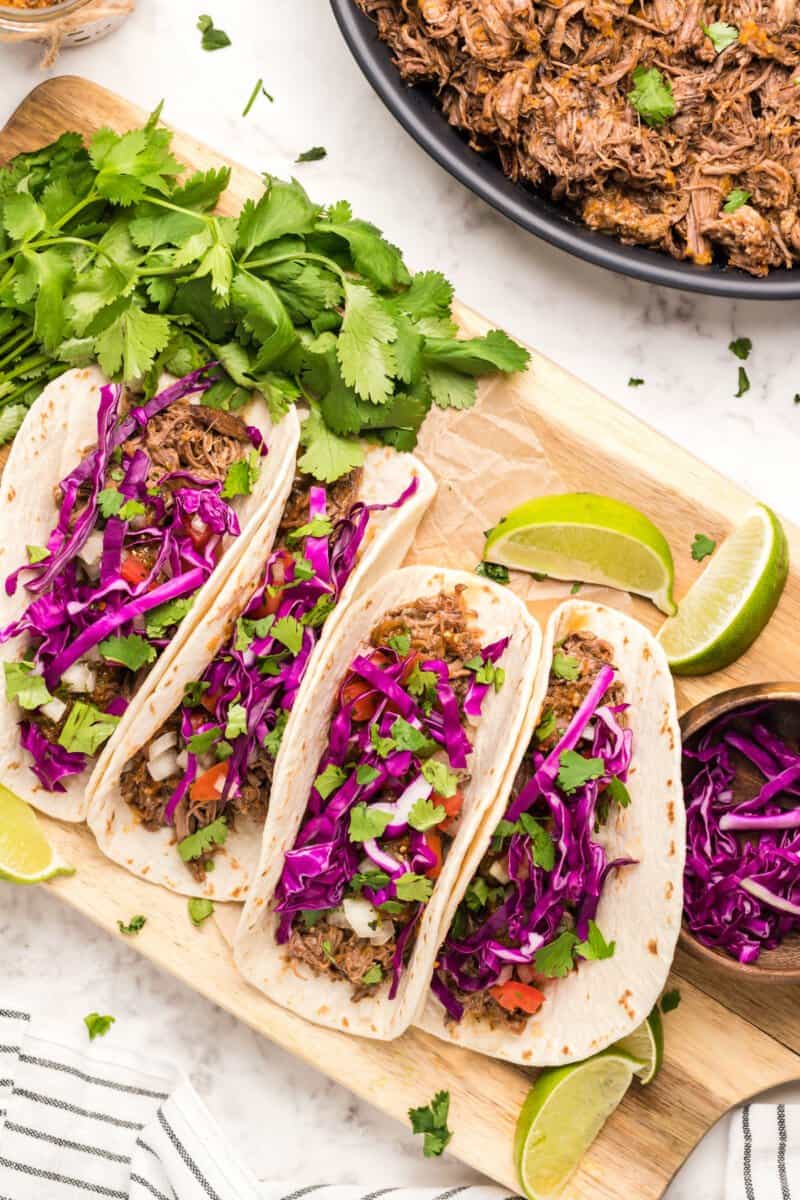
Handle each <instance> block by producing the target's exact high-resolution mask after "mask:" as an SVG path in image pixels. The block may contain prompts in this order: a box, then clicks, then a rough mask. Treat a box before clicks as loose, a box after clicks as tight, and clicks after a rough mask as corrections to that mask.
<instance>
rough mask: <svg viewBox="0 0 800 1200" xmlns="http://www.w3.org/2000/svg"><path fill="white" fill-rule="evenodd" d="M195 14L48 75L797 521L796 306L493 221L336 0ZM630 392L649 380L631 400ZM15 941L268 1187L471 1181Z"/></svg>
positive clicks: (25, 964) (304, 1083)
mask: <svg viewBox="0 0 800 1200" xmlns="http://www.w3.org/2000/svg"><path fill="white" fill-rule="evenodd" d="M200 7H203V6H201V5H196V4H195V5H193V4H189V3H187V0H173V2H171V3H166V2H165V0H160V2H159V0H139V3H138V10H137V12H136V13H135V14H134V15H133V16H131V17H130V18H129V20H128V21H127V23H126V24H125V26H124V27H123V29H122V30H120V31H119V32H118V33H116V34H114V35H113V36H111V37H109V38H108V39H107V40H105V41H101V42H98V43H96V44H93V45H89V46H86V47H84V48H82V49H80V50H69V51H66V52H64V53H63V54H62V56H61V58H60V59H59V60H58V62H57V64H56V66H55V68H53V71H52V72H51V73H53V74H55V73H61V72H64V73H66V72H70V73H75V74H79V75H83V76H85V77H87V78H89V79H93V80H96V81H97V82H98V83H101V84H104V85H105V86H106V87H109V88H112V89H114V90H116V91H118V92H121V93H122V94H124V95H126V96H129V97H130V98H131V99H132V100H135V101H137V102H138V103H139V104H141V105H142V106H144V107H145V108H149V109H152V108H154V107H155V105H156V104H157V103H158V101H159V100H160V99H161V98H162V97H164V98H165V99H166V105H165V117H166V119H167V120H169V121H170V122H171V123H172V124H174V125H176V126H178V127H180V128H183V129H185V130H187V131H188V132H190V133H193V134H194V135H195V136H197V137H198V138H201V139H202V140H204V141H206V142H208V143H210V144H211V145H216V146H219V147H220V149H222V150H223V151H224V152H225V153H226V154H227V155H229V156H230V157H232V158H234V159H237V160H238V161H240V162H242V163H245V164H246V165H248V166H249V167H251V168H253V169H254V170H257V171H270V172H273V173H276V174H283V175H286V174H289V173H295V174H297V175H298V176H299V177H300V178H301V180H302V182H303V184H304V185H305V186H306V187H307V188H308V190H309V191H310V192H311V194H312V195H313V196H315V197H320V198H323V199H329V200H334V199H338V198H340V197H346V198H347V199H348V200H350V201H351V202H352V204H353V207H354V209H355V211H356V213H357V214H358V215H360V216H365V217H367V218H369V219H370V220H372V221H374V222H375V223H376V224H378V225H380V226H381V227H382V228H383V229H384V231H385V232H386V233H387V235H388V236H389V237H390V238H391V239H392V240H393V241H395V242H397V243H398V244H399V245H401V246H402V247H403V248H404V250H405V252H406V255H407V258H408V261H409V263H410V264H411V266H412V267H415V268H425V267H437V268H438V269H440V270H442V271H444V272H445V273H446V274H447V275H448V277H449V278H450V279H452V280H453V282H454V284H455V287H456V291H457V294H458V295H459V297H460V298H461V299H462V300H463V301H465V302H466V303H467V304H469V305H471V306H473V307H474V308H476V309H478V310H480V311H481V312H483V313H485V314H486V315H487V316H490V317H491V318H492V319H493V320H494V321H495V322H496V323H497V324H498V325H501V326H503V327H505V328H506V329H507V330H508V331H509V332H510V333H512V334H516V335H518V336H519V337H520V338H523V339H524V340H525V341H527V342H529V343H531V344H532V345H534V346H536V347H537V348H538V349H539V350H540V351H542V352H543V353H544V354H546V355H549V356H550V357H551V358H553V359H555V360H556V361H557V362H559V363H561V364H562V365H563V366H564V367H566V368H568V369H569V370H570V371H572V372H573V373H574V374H576V375H579V376H582V377H583V378H585V379H587V380H589V381H590V382H591V383H592V384H593V385H594V386H595V387H597V388H598V389H599V390H601V391H603V392H605V393H607V394H608V395H610V396H612V397H613V398H614V399H615V400H617V401H619V402H620V403H621V404H623V405H625V406H626V407H628V408H629V409H631V410H632V411H633V412H635V413H636V414H637V415H638V416H640V417H642V418H643V419H644V420H645V421H647V422H649V423H650V424H651V425H653V426H655V427H657V428H658V429H660V430H661V431H663V432H664V433H665V434H667V435H668V436H669V437H671V438H673V439H674V440H675V441H677V442H680V443H681V444H683V445H685V446H686V447H688V448H689V449H691V450H692V451H693V452H695V453H696V454H698V455H700V456H701V457H703V458H704V459H705V460H706V461H707V462H709V463H711V464H712V465H713V466H715V467H716V468H718V469H719V470H720V471H723V472H725V473H726V474H728V475H730V476H731V477H732V478H733V479H735V480H736V482H737V483H739V484H741V485H743V486H744V487H746V488H748V489H750V490H751V491H752V492H754V493H755V494H756V495H758V496H759V497H760V498H762V499H763V500H765V501H767V502H768V503H769V504H771V505H773V506H774V507H775V508H777V509H778V510H779V511H781V512H783V513H784V514H785V515H787V516H789V517H792V518H794V519H795V520H800V493H798V490H797V481H796V474H797V468H796V458H797V453H798V448H799V447H800V404H795V403H794V397H795V394H796V393H797V392H799V391H800V341H798V339H797V336H796V328H797V322H798V317H799V316H800V303H798V302H788V303H783V304H768V303H761V304H757V303H742V302H733V301H725V300H720V299H716V298H713V297H701V296H692V295H688V294H685V293H682V292H676V291H669V290H666V289H661V288H656V287H651V286H649V285H646V284H642V283H638V282H635V281H633V280H628V279H624V278H622V277H619V276H616V275H612V274H610V273H608V272H605V271H601V270H600V269H599V268H596V267H592V266H589V265H587V264H584V263H581V262H578V261H576V260H574V259H571V258H569V257H568V256H567V255H566V254H564V253H562V252H560V251H558V250H555V249H552V248H551V247H549V246H547V245H545V244H544V243H543V242H539V241H537V240H536V239H534V238H533V237H531V236H530V235H528V234H526V233H524V232H522V231H521V230H519V229H517V228H516V227H515V226H514V225H512V224H510V223H509V222H508V221H506V220H505V219H504V218H503V217H500V216H498V215H497V214H496V213H495V212H494V211H493V210H492V209H490V208H489V207H488V206H486V205H485V204H483V203H482V202H481V201H479V200H477V199H476V198H475V197H473V196H472V195H471V193H470V192H468V191H466V190H465V189H464V188H463V187H462V186H461V185H460V184H458V183H456V182H454V181H453V180H451V179H450V178H449V176H447V175H446V174H445V173H444V172H443V171H442V170H440V169H439V168H438V167H437V166H436V165H435V164H434V163H433V162H431V161H430V160H429V159H428V158H427V157H426V156H425V155H424V154H423V152H422V151H421V150H419V149H418V148H417V147H416V145H414V144H413V143H412V142H411V141H410V139H409V138H408V137H407V136H406V135H405V134H404V133H403V132H402V130H401V129H400V127H399V126H398V125H397V124H396V123H395V122H394V120H393V118H392V117H391V116H390V115H389V114H388V113H387V112H386V111H385V110H384V109H383V107H382V106H381V104H380V102H379V101H378V100H377V99H376V97H375V96H374V95H373V93H372V91H371V90H370V88H369V86H368V85H367V83H366V82H365V81H364V79H363V78H362V76H361V74H360V73H359V71H358V69H357V67H356V66H355V65H354V63H353V62H352V60H351V59H350V57H349V55H348V52H347V50H346V49H345V47H344V45H343V43H342V41H341V39H340V37H339V34H338V31H337V29H336V27H335V24H334V21H333V18H332V16H331V14H330V11H329V9H328V6H327V4H325V3H324V0H269V3H267V4H265V3H263V0H262V2H259V0H226V3H225V4H224V5H223V4H216V7H215V4H214V0H209V5H208V7H209V8H210V10H211V13H212V16H214V18H215V19H216V21H217V23H218V24H220V25H221V26H222V27H223V28H224V29H226V30H227V32H228V33H229V35H230V37H231V39H232V43H233V45H232V46H231V47H230V48H227V49H225V50H222V51H219V52H217V53H215V54H207V53H204V52H203V51H202V50H201V48H200V39H199V34H198V33H197V31H196V29H195V20H196V17H197V12H198V11H199V9H200ZM38 59H39V52H38V51H37V50H36V49H35V48H34V47H31V46H21V47H20V46H13V47H11V46H7V45H0V120H2V119H4V118H5V116H6V114H10V113H11V111H12V110H13V109H14V107H15V106H16V105H17V103H18V102H19V101H20V100H22V98H23V96H24V95H25V94H26V93H27V92H28V91H29V90H30V89H31V88H32V87H33V86H34V85H35V84H36V83H37V82H39V81H40V79H41V78H42V72H41V71H40V69H39V67H38ZM259 76H261V77H263V80H264V85H265V87H266V88H267V90H268V91H269V92H270V93H271V95H272V96H273V97H274V103H269V102H268V101H267V100H266V99H265V98H264V97H260V98H259V99H258V100H257V102H256V104H255V105H254V107H253V109H252V111H251V113H250V115H249V116H248V117H247V118H246V119H243V118H242V115H241V113H242V110H243V108H244V106H245V103H246V101H247V99H248V96H249V95H250V92H251V89H252V87H253V85H254V83H255V81H256V79H257V78H258V77H259ZM312 145H324V146H326V148H327V151H328V154H327V158H325V159H324V160H323V161H320V162H316V163H310V164H305V165H300V166H295V165H294V160H295V158H296V157H297V155H298V154H299V153H300V152H301V151H303V150H305V149H307V148H308V147H310V146H312ZM412 180H413V185H412V184H410V181H412ZM736 336H747V337H750V338H751V339H752V342H753V352H752V355H751V358H750V360H749V361H748V363H747V370H748V374H749V376H750V380H751V388H750V391H749V392H747V393H746V395H744V396H743V397H741V398H738V399H737V398H736V396H735V393H736V390H737V367H738V365H739V363H738V360H736V359H735V358H734V357H733V356H732V355H731V354H730V352H729V351H728V349H727V346H728V342H729V341H730V340H731V339H732V338H733V337H736ZM631 376H635V377H641V378H643V379H644V380H645V383H644V385H643V386H641V387H639V388H636V389H631V388H629V387H628V386H627V381H628V379H629V377H631ZM0 945H1V946H2V960H3V976H4V983H5V981H6V980H10V982H11V986H12V987H13V988H14V989H15V991H16V992H17V993H19V994H20V995H21V996H22V998H23V999H25V998H27V999H28V1001H29V1002H30V1003H31V1004H33V1005H34V1006H35V1007H42V1006H43V1005H45V1004H47V1002H48V1000H47V998H48V997H50V996H52V997H54V998H55V997H57V1004H58V1008H59V1010H61V1011H63V1013H64V1015H65V1018H67V1017H68V1016H71V1017H74V1019H76V1020H80V1019H81V1018H82V1017H83V1015H84V1014H85V1013H86V1012H89V1011H91V1010H92V1009H99V1010H100V1011H104V1012H112V1013H114V1014H115V1015H116V1016H117V1025H116V1026H115V1029H114V1036H115V1037H119V1038H120V1040H121V1041H123V1040H124V1041H125V1042H126V1043H128V1044H130V1045H133V1046H137V1045H138V1046H139V1047H140V1048H141V1047H144V1046H147V1048H148V1053H152V1054H153V1055H154V1056H161V1057H167V1058H171V1059H172V1060H173V1061H174V1060H177V1061H178V1063H179V1065H180V1066H182V1067H183V1068H185V1069H186V1070H187V1071H188V1072H189V1074H190V1075H191V1077H192V1079H193V1081H194V1083H195V1084H196V1086H197V1087H198V1089H199V1090H200V1092H201V1094H202V1095H203V1097H204V1098H205V1099H206V1100H207V1102H208V1103H209V1105H210V1106H211V1108H212V1109H213V1111H214V1113H215V1114H216V1115H217V1116H218V1118H219V1119H220V1121H221V1122H222V1124H223V1125H224V1126H225V1128H226V1129H227V1131H228V1132H229V1134H230V1136H231V1138H232V1139H233V1141H234V1143H235V1144H236V1145H237V1146H238V1147H240V1149H241V1153H242V1155H243V1156H244V1158H245V1159H246V1161H247V1162H248V1163H249V1164H250V1166H251V1167H252V1168H253V1169H254V1170H255V1171H256V1172H257V1174H259V1175H260V1176H261V1177H263V1178H275V1179H281V1180H291V1181H292V1182H293V1183H296V1184H297V1185H298V1186H301V1185H302V1184H303V1183H310V1182H319V1181H322V1180H325V1181H330V1182H359V1183H363V1184H365V1185H369V1186H374V1187H375V1188H379V1187H381V1186H390V1185H392V1186H398V1185H402V1184H412V1183H423V1182H426V1183H429V1184H432V1185H436V1186H439V1185H440V1186H441V1187H442V1188H444V1187H447V1186H450V1185H452V1184H454V1183H457V1182H466V1181H467V1180H468V1179H469V1178H470V1174H469V1172H468V1171H467V1170H466V1169H465V1168H463V1167H462V1166H461V1165H460V1164H459V1163H457V1162H456V1161H455V1160H452V1159H450V1160H448V1159H447V1157H445V1158H444V1159H442V1160H441V1161H437V1162H428V1161H426V1160H424V1159H423V1158H422V1157H421V1155H420V1153H419V1149H418V1147H417V1145H416V1144H415V1143H414V1141H413V1140H412V1138H411V1136H410V1134H408V1133H407V1132H406V1131H404V1130H402V1129H401V1128H400V1127H399V1126H397V1125H395V1124H394V1123H392V1122H390V1121H389V1120H388V1119H386V1118H384V1117H383V1116H381V1115H380V1114H379V1113H377V1112H375V1111H374V1110H373V1109H371V1108H369V1107H368V1106H366V1105H363V1104H361V1103H359V1102H357V1101H356V1100H354V1099H353V1097H352V1096H350V1095H349V1093H348V1092H346V1091H345V1090H344V1089H343V1088H341V1087H339V1086H338V1085H336V1084H334V1083H331V1082H330V1081H328V1080H327V1079H325V1078H324V1077H323V1076H321V1075H319V1074H318V1073H317V1072H315V1071H314V1070H313V1069H311V1068H309V1067H307V1066H305V1065H303V1064H301V1063H299V1062H297V1061H295V1060H294V1059H292V1058H290V1057H289V1056H288V1055H287V1054H285V1053H284V1052H283V1051H281V1050H280V1049H278V1048H277V1047H275V1046H273V1045H271V1044H270V1043H268V1042H266V1041H264V1040H262V1039H260V1038H258V1037H257V1036H256V1035H255V1034H253V1033H251V1032H250V1031H249V1030H248V1029H246V1028H245V1027H244V1026H242V1025H239V1024H238V1023H237V1022H236V1021H235V1020H233V1018H231V1017H229V1016H227V1015H226V1014H225V1013H223V1012H222V1011H221V1010H220V1009H218V1008H216V1007H215V1006H214V1005H212V1004H210V1003H208V1002H207V1001H206V1000H204V999H202V998H201V997H199V996H198V995H196V994H194V993H193V992H191V991H189V990H187V989H186V988H185V987H183V986H182V985H181V984H180V983H178V982H177V981H175V980H174V979H172V978H170V977H169V976H167V975H164V974H162V973H161V972H160V971H158V970H156V969H155V968H154V967H152V966H151V965H150V964H149V963H147V962H145V961H144V960H142V959H141V958H140V957H139V956H138V955H137V954H136V953H135V951H134V950H133V949H131V948H129V947H127V946H125V945H121V944H119V943H118V942H116V941H113V940H112V939H110V938H108V937H107V936H106V935H105V934H104V933H102V932H101V931H100V930H98V929H97V928H95V927H94V926H93V925H91V924H90V923H89V922H87V921H85V920H83V919H82V918H80V917H78V916H76V915H75V914H73V913H71V912H69V911H67V910H66V909H64V908H62V906H61V905H59V904H58V903H57V902H56V901H55V899H54V898H53V897H52V896H49V895H48V894H47V892H46V890H44V889H37V890H30V891H27V890H22V889H18V890H15V889H12V888H11V887H9V886H8V885H3V884H0ZM789 1094H790V1093H787V1096H788V1095H789ZM794 1098H795V1099H797V1100H800V1088H796V1089H795V1096H794ZM723 1132H724V1131H723V1130H721V1129H720V1130H717V1131H715V1132H714V1133H712V1135H710V1137H709V1138H707V1139H706V1141H705V1142H704V1143H703V1145H702V1146H701V1148H700V1149H699V1150H698V1151H697V1152H696V1153H695V1155H693V1157H692V1159H690V1161H689V1163H688V1165H687V1166H686V1167H685V1168H684V1170H683V1171H682V1172H681V1174H680V1176H679V1177H678V1179H677V1180H676V1181H675V1183H674V1184H673V1185H672V1187H671V1188H670V1190H669V1193H668V1195H669V1200H689V1197H691V1198H692V1200H718V1198H720V1197H721V1196H722V1194H723V1177H722V1162H723V1155H724V1137H723Z"/></svg>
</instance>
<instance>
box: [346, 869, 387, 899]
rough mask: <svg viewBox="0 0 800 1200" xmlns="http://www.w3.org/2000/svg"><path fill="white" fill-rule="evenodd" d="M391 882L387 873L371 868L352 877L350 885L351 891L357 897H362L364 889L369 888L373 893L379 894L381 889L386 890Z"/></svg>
mask: <svg viewBox="0 0 800 1200" xmlns="http://www.w3.org/2000/svg"><path fill="white" fill-rule="evenodd" d="M388 882H389V876H388V875H387V874H386V872H385V871H378V870H377V869H375V868H373V867H370V868H368V869H367V870H366V871H356V873H355V875H352V876H351V878H350V881H349V883H348V887H349V888H350V890H351V891H353V892H355V894H356V895H357V896H360V895H361V892H362V891H363V890H364V888H369V889H370V891H371V892H379V891H380V890H381V888H385V887H386V885H387V884H388Z"/></svg>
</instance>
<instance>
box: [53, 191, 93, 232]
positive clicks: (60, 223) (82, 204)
mask: <svg viewBox="0 0 800 1200" xmlns="http://www.w3.org/2000/svg"><path fill="white" fill-rule="evenodd" d="M99 199H100V197H99V196H98V195H97V193H96V192H95V190H94V188H93V189H92V190H91V191H90V192H89V194H88V196H84V198H83V200H79V201H78V203H77V204H75V205H73V207H72V208H71V209H70V210H69V212H66V213H64V215H63V217H59V218H58V220H57V221H56V222H55V223H54V225H53V228H54V229H63V228H64V226H65V225H67V224H68V223H69V222H70V221H71V220H72V218H73V217H77V215H78V213H79V212H82V210H83V209H84V208H88V206H89V205H90V204H94V202H95V200H99Z"/></svg>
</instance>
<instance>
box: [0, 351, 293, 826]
mask: <svg viewBox="0 0 800 1200" xmlns="http://www.w3.org/2000/svg"><path fill="white" fill-rule="evenodd" d="M107 383H108V380H107V378H106V377H105V376H104V375H103V374H102V372H101V371H100V370H99V369H98V368H97V367H87V368H82V369H79V370H72V371H67V372H66V373H65V374H64V375H60V376H59V377H58V379H54V380H53V381H52V383H50V384H48V386H47V387H46V388H45V390H44V391H43V392H42V394H41V396H40V397H39V398H38V400H36V401H35V403H34V404H33V405H32V406H31V408H30V410H29V412H28V414H27V416H26V417H25V420H24V421H23V423H22V427H21V429H20V431H19V433H18V434H17V436H16V438H15V440H14V444H13V446H12V447H11V453H10V454H9V457H8V462H7V463H6V466H5V469H4V471H3V478H2V486H1V487H0V528H1V529H2V531H3V537H2V542H1V543H0V627H3V626H6V625H8V624H10V623H11V622H12V621H15V620H17V619H18V618H19V617H20V616H21V615H22V613H23V611H24V610H25V608H26V607H27V605H28V602H29V601H30V599H31V596H30V593H29V592H27V591H26V589H25V585H24V577H23V579H22V580H21V581H20V583H19V585H18V587H17V591H16V594H15V595H13V596H8V595H6V592H5V587H4V586H3V584H4V582H5V579H6V577H7V576H8V575H10V574H11V572H12V571H14V570H16V568H17V567H19V566H20V565H21V564H22V563H25V562H27V560H28V559H27V551H26V546H28V545H32V546H42V545H45V544H46V542H47V539H48V537H49V535H50V533H51V531H52V530H53V528H54V527H55V525H56V522H57V520H58V507H59V506H58V504H57V502H56V498H55V487H56V485H57V484H58V483H59V481H60V480H61V479H63V478H64V477H65V476H66V475H67V474H69V472H70V471H71V470H72V469H73V467H75V466H76V465H77V464H78V462H80V460H81V459H82V458H83V457H84V456H85V455H86V454H87V453H89V452H90V451H91V450H92V449H93V448H94V447H95V445H96V444H97V409H98V405H99V403H100V389H101V388H102V387H103V386H104V385H105V384H107ZM239 415H240V416H241V417H242V419H243V420H245V421H246V422H247V424H249V425H255V426H256V427H257V428H258V429H259V430H260V431H261V433H262V435H263V437H264V440H265V442H266V443H267V447H268V450H269V453H268V454H267V456H266V457H265V458H263V459H262V466H261V471H260V473H259V477H258V479H257V481H256V483H255V485H254V487H253V491H252V493H251V494H250V495H249V496H243V497H241V498H239V499H237V500H236V501H235V504H234V507H235V509H236V512H237V515H238V517H239V525H240V527H241V534H240V536H239V537H238V538H236V539H235V540H233V541H231V542H230V544H229V546H228V548H227V549H226V551H225V554H224V556H223V557H222V559H221V561H220V563H219V565H218V567H217V569H216V570H215V571H214V573H213V574H212V575H211V577H210V578H209V579H208V580H207V581H206V583H205V584H204V585H203V587H202V588H201V589H200V590H199V592H198V593H197V596H196V598H195V602H194V605H193V606H192V611H191V613H190V614H189V615H188V616H187V618H186V620H185V621H183V622H182V624H181V625H180V627H179V629H178V631H177V632H176V634H175V636H174V638H173V639H172V642H171V643H170V645H169V646H168V647H167V648H166V649H165V650H164V652H163V653H162V654H161V656H160V657H159V659H158V660H157V662H156V663H155V664H154V666H153V668H152V670H151V671H150V673H149V674H148V676H147V685H148V686H149V687H151V688H152V687H155V686H156V684H157V682H158V680H159V679H160V677H161V675H162V674H163V672H164V671H165V670H167V668H168V667H169V664H170V662H171V661H173V660H174V658H175V657H176V656H177V655H179V654H180V652H181V648H182V646H183V644H184V643H185V641H186V639H187V637H188V636H189V633H190V631H191V628H192V626H193V625H194V624H196V623H197V621H198V619H199V618H201V617H202V616H203V613H204V612H205V611H206V609H207V608H208V607H209V605H210V603H211V601H212V600H213V598H214V596H215V595H216V593H217V592H218V591H219V589H220V587H222V586H223V584H224V582H225V580H226V579H227V578H228V577H229V576H230V574H231V572H232V570H233V569H234V567H235V566H236V564H237V563H238V562H239V560H240V559H241V557H242V555H243V554H244V553H245V551H246V550H247V547H248V545H250V544H251V542H252V540H253V539H256V538H258V537H259V529H260V526H261V525H262V524H263V522H264V520H265V519H267V518H269V517H270V515H271V514H272V513H273V512H274V511H275V508H276V506H277V503H278V501H277V497H278V495H279V494H281V492H282V490H283V493H284V494H285V492H286V491H287V490H288V488H289V486H290V485H291V480H292V472H293V470H294V460H295V455H296V452H297V445H298V442H299V437H300V425H299V421H298V417H297V414H296V413H295V411H294V410H293V409H292V410H291V411H290V412H289V413H288V414H287V416H286V417H284V419H283V420H282V421H281V422H280V424H279V425H275V426H273V424H272V422H271V420H270V416H269V411H268V409H267V406H266V404H265V402H264V400H263V398H262V397H261V396H260V395H257V394H256V395H254V396H253V398H252V400H251V401H250V403H249V404H247V405H246V406H245V407H244V408H242V409H241V410H240V411H239ZM26 644H27V637H25V636H23V637H19V638H15V639H14V640H13V641H9V642H5V643H3V644H2V645H0V663H2V662H11V661H14V660H16V659H17V658H18V657H19V655H20V654H21V653H22V652H23V651H24V649H25V646H26ZM136 709H137V700H136V699H134V702H133V703H132V704H131V705H130V706H129V708H128V710H127V712H126V713H125V715H124V716H123V718H122V720H121V721H120V723H119V725H118V726H117V728H116V730H115V731H114V735H113V737H112V738H111V739H110V740H109V743H108V745H107V747H106V750H107V751H110V750H112V749H113V743H114V742H115V741H117V740H118V739H120V738H123V737H125V735H126V732H125V731H126V729H127V728H129V727H130V724H131V722H132V721H135V714H136ZM21 717H22V711H21V710H20V709H19V708H18V706H17V705H16V704H15V703H9V702H8V701H7V700H6V699H5V688H4V687H3V688H2V691H1V692H0V777H2V779H3V782H4V783H5V784H6V786H7V787H9V788H11V790H12V791H14V792H16V794H17V795H18V796H21V797H22V798H23V799H24V800H27V801H28V802H29V803H30V804H32V805H33V806H34V807H35V808H38V809H40V810H41V811H42V812H45V813H49V814H50V816H53V817H59V818H61V819H62V820H64V821H82V820H84V819H85V817H86V813H87V809H88V801H87V797H86V788H87V784H88V782H89V778H90V775H91V773H92V772H91V769H90V770H87V771H85V772H83V773H82V774H81V775H72V776H70V777H69V778H67V779H65V780H64V781H63V783H64V788H65V790H64V791H63V792H48V791H47V790H46V788H44V787H43V786H42V784H41V783H40V782H39V780H38V779H37V778H36V776H35V775H34V773H33V772H32V771H31V770H30V767H29V762H30V758H29V755H28V753H27V751H25V750H22V749H21V747H20V745H19V733H18V728H17V726H18V722H19V720H20V719H21ZM101 762H102V757H101V760H100V762H98V764H97V766H96V767H95V770H96V771H99V770H100V766H101Z"/></svg>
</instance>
